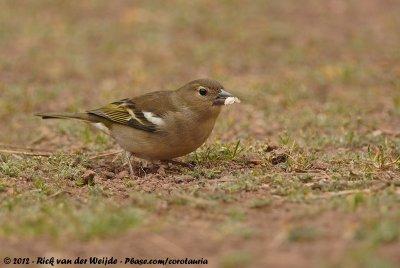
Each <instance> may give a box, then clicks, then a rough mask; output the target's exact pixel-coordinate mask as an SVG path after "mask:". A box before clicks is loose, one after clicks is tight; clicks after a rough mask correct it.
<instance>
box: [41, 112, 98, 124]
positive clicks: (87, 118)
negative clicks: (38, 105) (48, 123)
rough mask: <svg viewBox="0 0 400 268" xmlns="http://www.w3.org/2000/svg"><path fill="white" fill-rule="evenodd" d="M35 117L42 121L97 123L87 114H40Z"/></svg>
mask: <svg viewBox="0 0 400 268" xmlns="http://www.w3.org/2000/svg"><path fill="white" fill-rule="evenodd" d="M35 115H36V116H39V117H41V118H42V119H78V120H83V121H87V122H96V120H94V118H92V117H91V116H90V115H89V114H87V113H38V114H35Z"/></svg>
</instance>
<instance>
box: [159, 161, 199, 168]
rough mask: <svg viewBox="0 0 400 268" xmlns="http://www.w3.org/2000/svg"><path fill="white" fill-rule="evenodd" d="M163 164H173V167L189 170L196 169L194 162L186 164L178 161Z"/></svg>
mask: <svg viewBox="0 0 400 268" xmlns="http://www.w3.org/2000/svg"><path fill="white" fill-rule="evenodd" d="M162 162H163V163H166V164H172V165H175V166H181V167H185V168H188V169H194V168H195V167H196V165H195V163H193V162H190V163H185V162H181V161H177V160H165V161H162Z"/></svg>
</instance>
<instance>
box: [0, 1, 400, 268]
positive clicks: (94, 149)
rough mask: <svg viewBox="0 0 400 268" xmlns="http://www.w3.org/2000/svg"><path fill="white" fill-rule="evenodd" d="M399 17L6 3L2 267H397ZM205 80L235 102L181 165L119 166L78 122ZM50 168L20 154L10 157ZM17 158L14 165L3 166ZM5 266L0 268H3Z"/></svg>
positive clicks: (384, 6) (289, 4)
mask: <svg viewBox="0 0 400 268" xmlns="http://www.w3.org/2000/svg"><path fill="white" fill-rule="evenodd" d="M399 14H400V3H399V2H398V1H389V0H385V1H378V0H376V1H374V0H364V1H356V0H352V1H341V0H335V1H334V0H332V1H316V0H315V1H311V0H307V1H261V0H260V1H168V3H167V2H164V1H44V0H43V1H1V2H0V25H1V27H0V55H1V56H0V120H1V127H0V129H1V132H0V142H1V143H0V263H2V259H3V258H4V257H6V256H10V257H27V256H31V257H36V256H56V257H57V256H58V257H74V256H81V257H85V256H114V257H136V258H163V257H170V258H172V257H188V258H207V259H208V261H209V265H210V266H211V267H293V266H296V267H310V266H311V267H398V266H399V265H400V254H399V252H400V224H399V223H400V210H399V207H400V206H399V205H400V46H399V44H400V31H399V29H400V16H399ZM200 77H212V78H215V79H218V80H220V81H221V82H222V83H223V84H224V85H225V87H226V88H229V89H230V90H231V91H232V92H234V93H235V94H237V95H238V96H239V97H240V98H241V99H242V104H240V105H234V106H229V107H227V108H226V109H225V111H224V112H223V114H222V115H221V118H219V121H218V123H217V125H216V128H215V130H214V133H213V135H212V137H210V139H209V140H208V142H207V143H206V144H205V145H204V146H202V147H201V148H200V149H199V150H198V151H197V152H196V153H192V154H191V155H188V156H186V157H183V158H182V159H180V160H181V161H184V162H190V163H193V164H195V167H194V168H193V169H189V168H184V167H179V166H174V165H165V166H160V165H158V164H156V163H144V162H143V161H141V160H139V159H135V160H134V165H135V172H136V177H137V178H136V179H132V178H129V176H128V172H127V171H128V169H127V167H126V166H124V160H123V159H122V158H121V157H119V156H118V155H108V156H104V155H102V154H103V153H104V152H113V151H116V150H119V148H118V147H117V146H116V145H115V144H114V143H113V141H112V140H110V139H109V138H108V137H107V136H105V135H103V134H101V133H99V132H96V131H95V130H93V129H92V128H91V127H89V126H86V125H84V124H80V123H78V122H74V121H51V122H50V121H41V120H40V119H38V118H35V117H34V116H33V114H34V113H35V112H42V111H78V110H85V109H90V108H95V107H97V106H100V105H103V104H106V103H108V102H111V101H114V100H117V99H121V98H125V97H129V96H133V95H138V94H142V93H144V92H148V91H151V90H159V89H174V88H177V87H178V86H180V85H182V84H184V83H186V82H188V81H190V80H193V79H196V78H200ZM30 147H32V148H34V150H33V151H32V152H38V151H40V152H42V153H43V154H44V155H46V156H28V155H21V154H11V153H10V152H9V151H10V150H14V151H15V150H16V151H20V149H21V148H23V150H24V151H25V152H30V151H29V150H27V148H30ZM6 150H8V151H6ZM1 265H2V264H0V266H1Z"/></svg>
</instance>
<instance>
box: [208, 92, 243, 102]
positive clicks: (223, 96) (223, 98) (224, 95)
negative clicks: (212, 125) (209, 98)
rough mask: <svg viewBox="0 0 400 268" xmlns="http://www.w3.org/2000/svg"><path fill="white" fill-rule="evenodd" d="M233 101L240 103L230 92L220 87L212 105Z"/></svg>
mask: <svg viewBox="0 0 400 268" xmlns="http://www.w3.org/2000/svg"><path fill="white" fill-rule="evenodd" d="M235 102H237V103H240V100H239V99H238V98H236V97H235V96H233V95H232V94H231V93H229V92H227V91H225V90H223V89H221V91H220V92H219V93H218V95H217V97H216V98H215V100H214V103H213V105H229V104H233V103H235Z"/></svg>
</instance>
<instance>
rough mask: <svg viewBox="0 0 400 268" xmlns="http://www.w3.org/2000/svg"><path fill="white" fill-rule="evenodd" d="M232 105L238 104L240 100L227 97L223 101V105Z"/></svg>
mask: <svg viewBox="0 0 400 268" xmlns="http://www.w3.org/2000/svg"><path fill="white" fill-rule="evenodd" d="M234 103H240V100H239V99H238V98H236V97H228V98H226V99H225V102H224V105H231V104H234Z"/></svg>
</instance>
